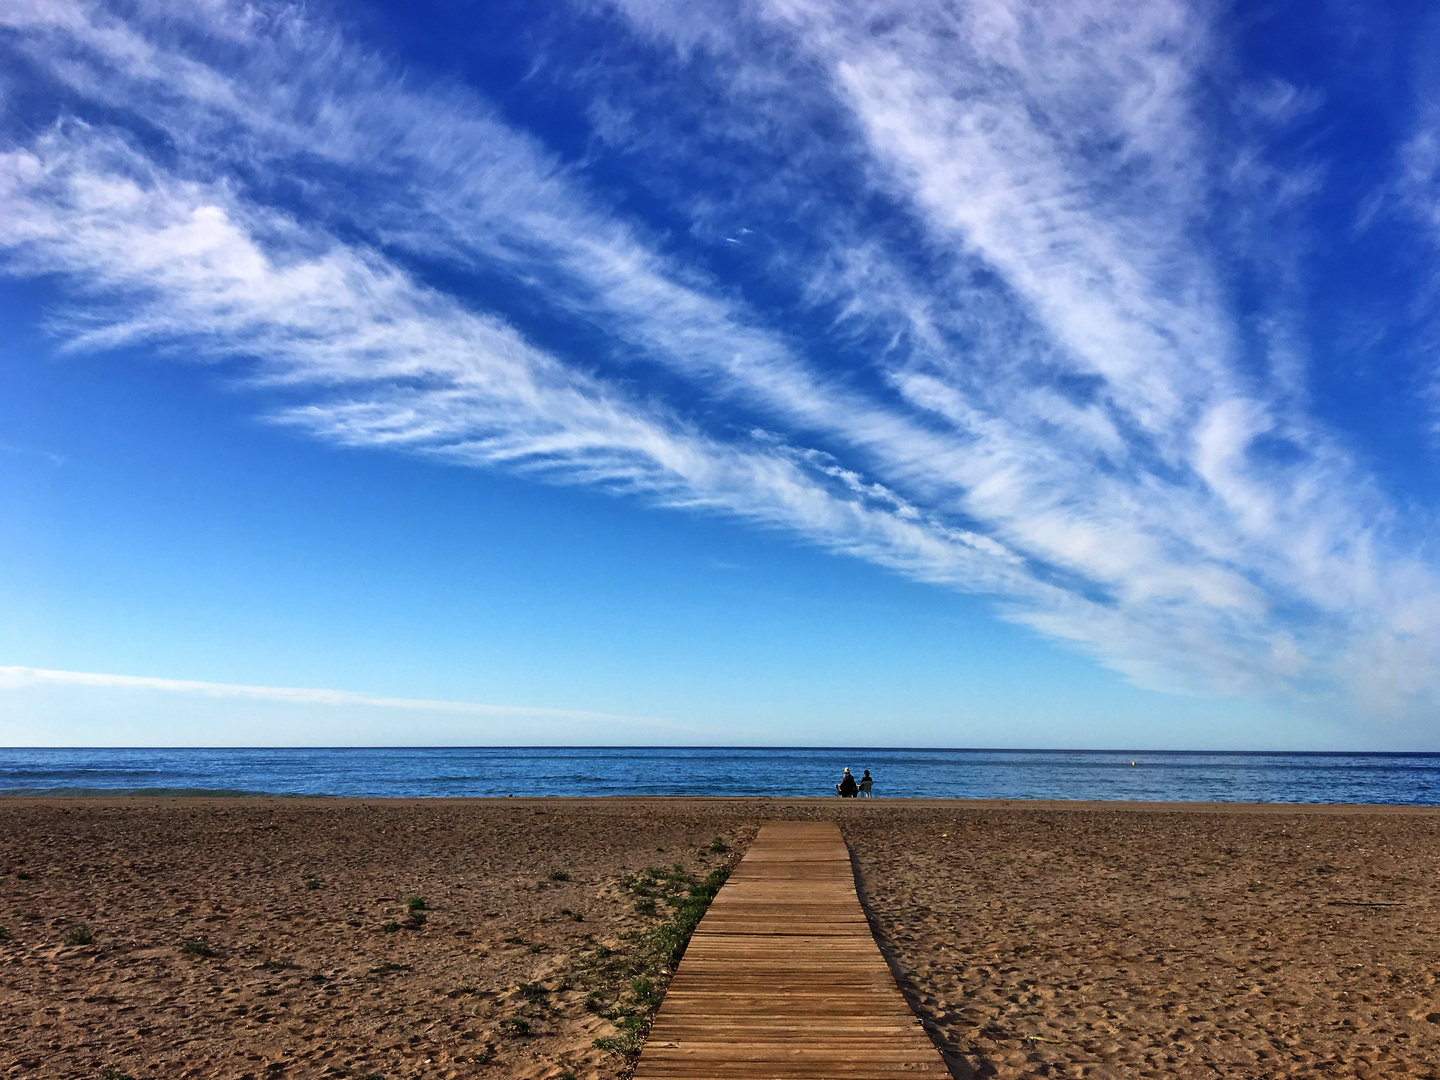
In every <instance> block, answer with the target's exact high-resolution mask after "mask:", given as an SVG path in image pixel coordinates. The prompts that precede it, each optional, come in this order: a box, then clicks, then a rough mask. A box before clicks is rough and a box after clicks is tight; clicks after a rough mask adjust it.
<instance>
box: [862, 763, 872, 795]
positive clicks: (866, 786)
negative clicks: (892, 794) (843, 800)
mask: <svg viewBox="0 0 1440 1080" xmlns="http://www.w3.org/2000/svg"><path fill="white" fill-rule="evenodd" d="M874 784H875V781H874V780H872V779H870V770H869V769H866V770H865V775H864V776H862V777H860V794H861V795H864V796H865V797H866V798H867V799H868V798H871V795H870V788H871V787H872V786H874Z"/></svg>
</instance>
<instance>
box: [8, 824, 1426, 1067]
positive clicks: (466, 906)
mask: <svg viewBox="0 0 1440 1080" xmlns="http://www.w3.org/2000/svg"><path fill="white" fill-rule="evenodd" d="M788 817H806V818H809V817H826V818H834V819H836V820H838V821H839V822H840V823H841V826H842V829H843V831H844V833H845V836H846V839H847V841H848V842H849V843H850V845H851V847H852V849H853V851H854V853H855V863H856V866H857V869H858V871H859V874H860V880H861V895H862V898H863V899H864V901H865V903H866V905H867V907H868V908H869V910H870V912H871V915H872V920H873V923H874V926H875V929H876V932H877V937H878V939H879V941H880V943H881V946H882V948H883V950H884V951H885V952H886V954H887V957H888V958H889V959H890V961H891V963H892V966H893V967H894V969H895V970H896V972H897V975H898V979H899V983H900V986H901V989H902V990H903V991H904V992H905V994H906V996H907V997H908V998H909V1000H910V1002H911V1004H912V1006H913V1007H914V1008H915V1009H916V1011H917V1013H919V1015H920V1016H921V1018H922V1020H923V1021H924V1022H925V1024H926V1027H927V1029H928V1030H929V1031H930V1032H931V1034H932V1036H933V1037H934V1039H935V1041H936V1043H937V1045H938V1046H939V1047H940V1048H941V1050H942V1052H943V1053H944V1054H945V1056H946V1060H947V1062H948V1064H949V1066H950V1068H951V1070H952V1071H953V1072H954V1073H955V1075H956V1076H958V1077H971V1076H1000V1077H1021V1076H1090V1077H1099V1078H1103V1077H1134V1076H1175V1077H1222V1076H1223V1077H1227V1078H1245V1077H1255V1078H1261V1077H1265V1078H1269V1077H1281V1076H1327V1077H1335V1076H1340V1077H1344V1076H1358V1077H1404V1076H1430V1077H1440V1069H1437V1068H1436V1063H1440V985H1437V981H1436V979H1437V976H1440V904H1437V902H1436V901H1437V896H1436V892H1437V888H1440V886H1437V884H1436V882H1437V873H1436V871H1437V862H1440V813H1437V812H1436V811H1433V810H1387V809H1364V808H1313V809H1308V810H1302V809H1297V808H1265V809H1261V810H1255V809H1247V808H1223V807H1186V808H1176V807H1164V806H1160V807H1148V808H1143V807H1142V808H1118V807H1113V806H1105V805H1097V804H1063V803H1020V804H1015V803H1012V804H986V803H938V802H913V803H901V802H887V801H883V800H875V801H873V802H869V803H867V802H863V801H859V800H856V801H850V800H846V801H844V802H841V801H839V800H815V801H809V800H718V799H717V800H710V799H703V800H701V799H695V800H630V799H623V800H622V799H616V800H594V801H589V800H522V799H514V800H473V801H429V802H409V801H385V800H373V801H340V800H335V801H327V800H291V799H233V800H231V799H222V800H184V799H174V800H166V799H131V800H127V799H73V800H60V799H53V800H45V799H6V800H3V801H0V925H3V926H4V927H5V928H6V929H7V930H8V933H9V937H8V939H7V940H0V1076H3V1077H22V1076H23V1077H32V1076H34V1077H77V1078H80V1077H83V1078H86V1080H90V1078H95V1077H99V1076H100V1075H101V1074H102V1071H103V1070H105V1069H106V1068H107V1067H109V1068H112V1069H113V1070H115V1073H112V1074H111V1075H115V1074H116V1073H118V1074H124V1075H128V1076H131V1077H134V1078H135V1080H151V1078H156V1080H158V1078H162V1077H164V1078H168V1077H188V1076H195V1077H227V1078H241V1077H254V1078H279V1077H327V1076H329V1077H342V1076H343V1077H354V1078H356V1080H359V1078H360V1077H364V1076H370V1075H379V1076H381V1077H384V1078H385V1080H398V1078H402V1077H435V1078H440V1077H472V1076H473V1077H494V1078H502V1077H549V1078H558V1077H560V1076H562V1075H563V1074H565V1073H570V1074H572V1075H573V1076H575V1077H577V1078H582V1080H588V1078H597V1077H615V1076H617V1075H621V1074H622V1073H623V1062H622V1061H621V1060H620V1059H618V1058H616V1057H615V1056H613V1055H610V1054H607V1053H605V1052H603V1051H600V1050H597V1049H595V1048H594V1047H593V1046H592V1045H591V1043H592V1040H593V1039H594V1038H595V1037H596V1036H599V1035H606V1034H613V1033H614V1030H615V1029H614V1027H613V1025H611V1024H610V1023H609V1022H608V1021H607V1020H605V1019H603V1018H602V1017H601V1016H598V1015H596V1014H595V1013H594V1012H593V1011H591V1010H590V1009H587V1008H586V1005H585V994H586V990H587V985H586V983H585V978H586V976H585V975H584V971H585V963H586V958H588V957H590V956H593V955H594V951H595V948H596V946H597V945H603V946H605V947H607V948H613V949H617V950H624V949H625V948H626V947H627V944H626V942H627V939H626V938H625V937H624V935H625V934H627V933H630V932H633V931H636V930H643V929H645V928H646V927H647V926H650V925H653V924H654V923H655V921H656V919H657V916H649V915H646V914H643V913H642V912H637V911H636V910H635V898H634V896H633V895H632V894H631V893H629V892H627V891H626V890H625V888H624V887H623V886H622V885H621V879H622V876H623V875H624V874H625V873H626V872H627V871H630V872H633V871H638V870H640V869H642V868H643V867H645V866H649V865H656V866H660V867H669V866H671V865H673V864H674V863H677V862H678V863H681V864H682V865H683V866H684V867H685V868H686V869H687V870H688V871H691V872H697V873H703V872H704V871H705V870H706V869H708V868H710V867H713V866H715V865H718V864H720V863H723V862H725V861H726V860H727V859H733V858H734V857H735V856H736V855H737V854H738V853H739V851H740V850H741V849H743V846H744V844H745V843H746V842H747V841H748V839H749V838H750V837H751V836H753V834H754V830H755V828H756V826H757V825H758V824H759V822H761V821H763V820H771V819H780V818H788ZM717 835H719V836H723V837H724V838H725V839H726V841H727V842H728V843H729V845H730V846H731V847H732V848H733V849H735V850H733V851H732V852H730V853H728V854H723V855H722V854H711V853H708V852H707V853H706V854H705V855H703V856H702V855H701V854H700V849H701V848H702V847H703V846H705V845H707V844H708V843H709V842H710V841H711V839H712V838H713V837H715V836H717ZM552 875H556V876H554V877H552ZM560 875H568V880H560V879H559V876H560ZM412 894H418V895H421V896H423V897H424V898H425V901H426V908H425V910H424V915H425V916H426V918H425V921H424V923H423V925H419V926H415V927H410V926H406V925H405V923H406V916H407V908H406V906H405V904H404V898H405V897H406V896H408V895H412ZM661 908H662V910H663V904H662V905H661ZM575 916H579V918H578V919H577V918H576V917H575ZM387 922H393V923H399V924H401V927H402V928H401V929H398V930H393V931H390V932H387V931H386V930H385V928H384V927H385V924H386V923H387ZM82 927H83V928H88V929H89V930H90V932H91V933H92V934H93V941H91V942H90V943H88V944H84V943H73V944H72V943H67V938H68V939H70V940H71V941H75V940H77V935H76V933H75V932H76V931H77V930H79V929H81V928H82ZM78 936H79V937H83V934H81V935H78ZM186 942H203V943H204V949H203V950H201V952H200V953H197V951H196V949H195V947H193V946H192V947H191V948H190V950H189V951H186V948H185V944H184V943H186ZM203 951H209V952H210V953H211V954H212V955H208V956H207V955H203V954H202V953H203ZM515 1021H521V1022H522V1023H521V1024H520V1025H516V1023H515ZM517 1026H519V1027H523V1028H526V1029H528V1030H525V1031H523V1032H522V1031H519V1030H517Z"/></svg>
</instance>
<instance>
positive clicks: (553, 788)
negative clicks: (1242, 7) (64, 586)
mask: <svg viewBox="0 0 1440 1080" xmlns="http://www.w3.org/2000/svg"><path fill="white" fill-rule="evenodd" d="M846 766H849V768H850V769H851V770H852V771H853V772H854V774H855V775H856V776H859V775H860V774H861V770H863V769H869V770H870V773H871V775H872V776H873V777H874V780H875V788H874V795H875V796H876V797H877V798H900V799H904V798H941V799H1097V800H1137V801H1163V802H1260V803H1389V804H1397V805H1437V804H1440V754H1420V753H1414V754H1386V753H1361V754H1343V753H1251V752H1232V753H1214V752H1195V751H1163V752H1156V751H1144V752H1141V751H1129V750H950V749H935V750H902V749H893V748H865V747H860V748H798V749H773V748H736V747H628V746H627V747H530V748H523V747H520V748H517V747H504V748H486V747H374V748H363V749H360V748H357V749H348V748H347V749H335V748H326V749H213V748H212V749H185V748H172V749H113V748H106V749H58V748H57V749H4V748H0V795H39V794H47V795H117V794H123V795H220V796H224V795H235V796H239V795H284V796H333V797H348V798H356V797H363V798H456V797H467V796H499V797H505V796H517V797H523V796H536V795H562V796H565V795H568V796H581V795H744V796H752V797H778V796H797V795H798V796H818V797H833V796H834V793H835V784H836V782H837V781H838V780H839V779H840V775H841V770H842V769H843V768H844V767H846Z"/></svg>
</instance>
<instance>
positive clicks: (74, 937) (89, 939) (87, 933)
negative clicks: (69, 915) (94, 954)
mask: <svg viewBox="0 0 1440 1080" xmlns="http://www.w3.org/2000/svg"><path fill="white" fill-rule="evenodd" d="M65 944H66V945H93V944H95V931H94V930H91V929H90V927H88V926H86V925H85V924H84V923H76V924H75V925H74V926H72V927H71V928H70V929H69V930H67V931H66V932H65Z"/></svg>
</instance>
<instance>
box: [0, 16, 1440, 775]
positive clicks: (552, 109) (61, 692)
mask: <svg viewBox="0 0 1440 1080" xmlns="http://www.w3.org/2000/svg"><path fill="white" fill-rule="evenodd" d="M1437 58H1440V14H1437V13H1435V12H1434V11H1433V10H1432V9H1430V7H1429V6H1427V5H1421V4H1415V5H1404V4H1391V5H1381V6H1375V5H1360V4H1353V3H1348V2H1341V0H1331V2H1324V3H1321V4H1319V5H1318V7H1317V5H1316V4H1314V3H1311V4H1300V3H1292V4H1284V3H1281V4H1271V5H1267V6H1264V7H1260V6H1253V7H1251V6H1238V7H1230V6H1226V5H1221V4H1185V3H1172V2H1168V0H1144V2H1131V3H1121V2H1115V3H1102V2H1094V0H1081V2H1078V3H1065V4H1060V3H1008V2H1003V0H996V2H988V3H960V4H944V5H938V4H937V5H928V4H924V3H914V2H907V3H904V4H898V3H897V4H887V3H869V4H841V3H828V4H827V3H812V2H808V0H783V2H782V0H774V2H761V0H756V2H736V3H721V2H716V3H707V2H701V3H687V4H677V3H662V2H658V0H614V2H599V0H583V2H582V0H576V2H574V3H564V2H561V3H556V4H552V5H533V4H519V3H507V4H484V3H481V4H467V5H457V4H424V3H421V4H406V5H398V4H397V5H379V4H369V3H364V2H360V3H351V4H345V5H330V4H325V3H307V4H305V5H303V6H301V5H281V4H266V3H258V4H257V3H247V4H239V3H230V2H226V0H200V2H195V0H191V2H189V3H186V4H184V5H179V4H166V3H156V2H151V0H135V2H130V3H125V4H114V5H107V4H103V3H87V2H79V0H76V2H67V0H53V2H51V0H20V2H18V3H11V4H9V5H6V6H5V7H4V9H3V10H0V117H3V120H0V273H3V276H0V326H3V329H4V333H3V334H0V498H3V500H4V506H5V512H4V514H3V515H0V744H10V745H63V744H97V745H105V744H120V745H125V744H139V745H147V744H181V745H205V744H222V745H227V744H228V745H239V744H270V743H276V744H332V743H339V744H364V743H380V744H406V743H441V744H463V743H477V744H505V743H510V744H515V743H519V744H526V743H550V742H554V743H602V744H603V743H713V744H727V743H741V744H751V745H757V744H809V745H816V744H831V745H840V744H852V745H853V744H868V745H931V746H944V745H951V746H1073V747H1107V746H1113V747H1155V748H1180V747H1197V748H1238V749H1251V748H1256V749H1258V748H1282V749H1327V748H1345V749H1349V748H1356V749H1373V748H1380V749H1384V748H1393V749H1432V750H1433V749H1440V739H1437V737H1436V724H1435V719H1434V717H1435V713H1436V706H1437V698H1440V573H1437V554H1436V550H1435V545H1434V543H1433V540H1432V537H1433V536H1434V534H1435V528H1434V525H1435V517H1436V509H1437V506H1440V485H1437V482H1436V464H1437V460H1440V458H1437V450H1440V441H1437V440H1440V411H1437V410H1440V385H1437V346H1440V320H1437V318H1436V310H1437V307H1436V293H1437V286H1440V274H1437V269H1440V59H1437Z"/></svg>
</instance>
